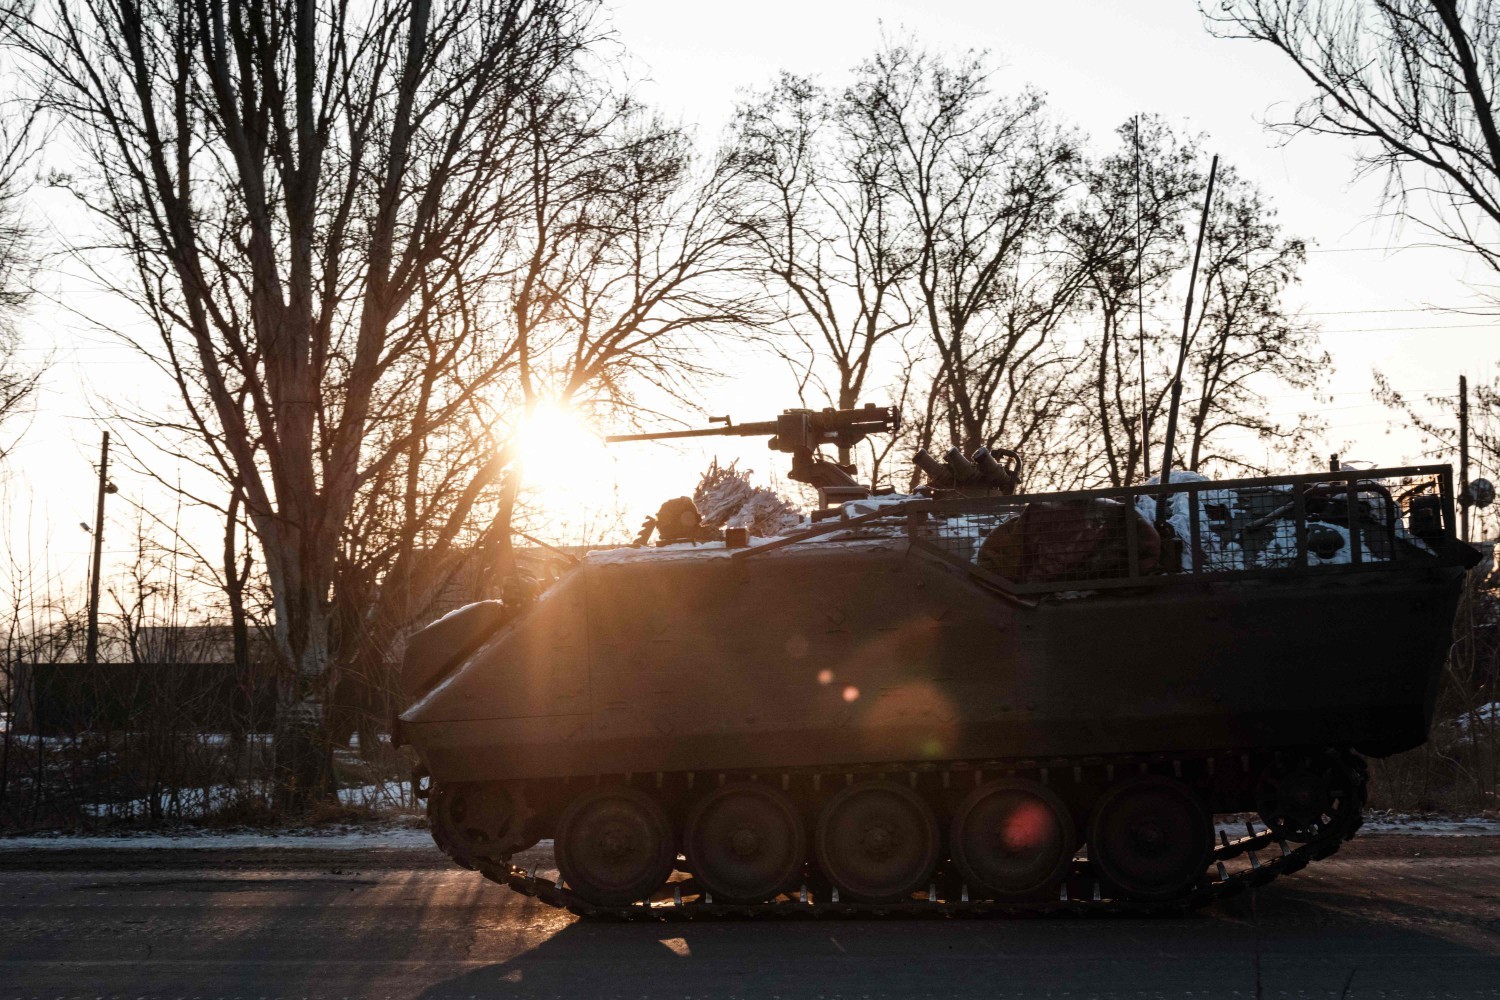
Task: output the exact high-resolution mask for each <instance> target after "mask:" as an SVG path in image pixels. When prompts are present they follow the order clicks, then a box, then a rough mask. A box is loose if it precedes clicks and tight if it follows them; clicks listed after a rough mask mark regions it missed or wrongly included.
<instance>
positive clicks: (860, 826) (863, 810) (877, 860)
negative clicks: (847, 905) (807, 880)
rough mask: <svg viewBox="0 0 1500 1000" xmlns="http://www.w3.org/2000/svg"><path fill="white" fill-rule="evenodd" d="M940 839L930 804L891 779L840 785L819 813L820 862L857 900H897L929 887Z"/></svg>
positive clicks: (844, 891) (841, 888)
mask: <svg viewBox="0 0 1500 1000" xmlns="http://www.w3.org/2000/svg"><path fill="white" fill-rule="evenodd" d="M939 843H940V837H939V834H938V825H937V817H936V816H934V815H933V813H932V808H931V807H930V806H928V804H927V803H926V802H925V801H924V800H923V799H922V797H921V796H920V795H918V794H917V793H916V792H914V791H912V790H911V789H910V788H908V787H906V786H905V785H898V784H896V783H895V782H892V781H866V782H860V783H859V784H856V785H850V786H848V787H847V788H844V789H841V790H840V791H839V792H838V794H836V795H834V796H833V798H831V799H829V800H828V804H827V805H825V806H824V807H823V812H822V814H821V815H820V816H819V818H818V830H817V836H816V849H817V856H818V864H819V865H821V866H822V869H823V874H824V875H826V876H827V877H828V880H829V881H830V882H832V883H833V884H834V885H835V886H837V887H838V890H839V892H840V893H841V894H842V895H843V896H844V898H846V899H850V900H854V901H857V902H865V903H893V902H899V901H902V900H905V899H907V898H909V897H910V896H911V894H912V893H913V892H916V891H917V890H919V889H925V888H926V887H927V884H928V880H929V878H930V877H931V875H932V870H933V869H934V868H935V867H936V866H937V861H938V851H939Z"/></svg>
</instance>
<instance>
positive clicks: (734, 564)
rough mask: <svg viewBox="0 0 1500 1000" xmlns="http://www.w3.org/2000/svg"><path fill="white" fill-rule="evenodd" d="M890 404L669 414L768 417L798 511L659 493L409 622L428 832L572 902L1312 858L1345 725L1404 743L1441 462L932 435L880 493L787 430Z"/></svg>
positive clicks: (1266, 873) (1449, 532)
mask: <svg viewBox="0 0 1500 1000" xmlns="http://www.w3.org/2000/svg"><path fill="white" fill-rule="evenodd" d="M897 419H898V417H897V415H896V414H895V413H894V412H893V411H890V410H881V409H876V408H864V409H857V410H844V411H831V410H830V411H820V412H810V411H788V412H787V413H785V414H783V415H782V416H781V417H780V418H777V419H776V420H773V421H768V422H765V423H761V424H749V425H734V424H731V423H729V422H728V421H725V422H724V424H725V426H722V427H715V428H710V429H708V430H706V431H697V432H678V434H679V435H680V434H683V433H686V434H700V433H719V434H723V433H752V434H765V435H769V436H772V447H773V448H776V449H779V450H782V451H785V452H788V453H790V454H792V456H793V474H794V477H795V478H798V479H800V480H802V481H804V482H809V483H811V484H812V485H814V486H816V487H818V489H819V491H820V495H821V498H822V500H823V509H822V510H820V511H818V512H816V515H815V516H814V517H813V518H812V519H809V520H808V521H805V522H803V524H801V525H799V526H798V527H797V528H795V529H793V530H791V531H790V532H788V533H785V534H783V535H781V536H778V537H774V538H747V537H744V534H743V533H742V532H736V531H734V530H733V529H731V530H729V531H728V532H725V533H723V534H717V535H716V534H715V533H714V532H712V531H707V530H705V529H704V528H703V526H702V525H698V524H696V523H688V522H692V520H693V518H692V515H691V511H690V510H689V511H681V510H680V509H679V513H681V514H685V515H686V521H682V522H681V523H679V522H680V518H679V517H678V515H676V514H674V515H673V516H671V517H664V518H662V519H659V521H665V522H670V523H657V524H655V528H656V530H657V533H658V534H659V535H660V537H659V539H658V544H656V545H646V544H642V545H639V546H638V547H633V548H623V549H615V550H609V551H601V552H595V553H591V554H590V555H589V556H587V557H586V558H583V559H581V560H580V561H579V562H578V563H577V565H575V566H573V567H572V568H571V569H570V570H568V571H567V572H565V573H564V574H563V576H562V577H561V579H559V580H557V582H556V583H554V584H553V585H552V586H551V587H550V588H549V589H547V590H546V591H545V592H544V593H542V594H541V595H540V596H539V597H537V598H535V599H534V600H531V601H528V602H522V603H517V604H512V605H507V604H502V603H484V604H479V605H474V606H471V607H469V608H466V609H464V610H462V611H460V612H457V613H455V614H453V615H450V616H448V617H447V618H444V619H442V620H441V621H439V622H437V623H435V624H433V625H431V626H429V627H428V628H427V629H426V630H424V631H422V632H420V633H418V634H417V635H416V636H415V637H413V639H412V640H411V642H410V646H409V649H408V651H407V653H406V660H405V666H404V675H403V683H404V684H405V686H406V689H407V693H408V695H409V697H410V699H411V704H410V706H409V707H408V708H406V710H405V711H403V712H402V713H401V714H400V718H399V720H398V724H397V738H398V741H399V742H402V743H407V744H410V745H411V746H412V747H413V748H415V751H416V753H417V755H418V757H419V758H420V762H421V763H420V769H419V779H420V787H421V790H422V794H425V795H426V796H427V801H428V808H429V813H430V818H431V824H432V832H433V836H434V839H435V840H436V841H437V843H438V845H439V846H440V847H441V848H442V849H443V850H444V851H445V852H447V853H448V854H449V855H450V856H451V857H452V858H453V859H454V860H455V861H456V862H458V863H459V864H461V865H463V866H465V867H468V868H473V869H477V870H478V871H480V872H482V873H483V874H485V875H487V876H489V877H491V878H493V879H495V880H497V881H499V882H502V883H504V884H506V885H509V886H511V887H512V888H514V889H516V890H518V891H520V892H523V893H527V894H529V895H533V896H537V897H540V898H542V899H544V900H546V901H548V902H551V903H553V904H555V905H558V906H565V907H568V908H571V909H573V910H575V911H577V912H579V913H583V914H592V915H604V916H620V917H662V916H689V917H691V916H717V915H723V914H727V913H732V914H761V913H808V914H823V913H840V914H850V913H856V914H857V913H865V912H882V913H885V912H893V911H902V912H904V911H911V912H928V913H974V912H985V911H990V910H997V909H998V910H1007V911H1011V910H1048V909H1056V908H1064V909H1089V908H1106V909H1157V908H1162V907H1178V906H1184V905H1191V904H1194V903H1200V902H1203V901H1206V900H1210V899H1214V898H1218V897H1221V896H1224V895H1227V894H1229V893H1232V892H1235V891H1238V890H1240V889H1243V888H1244V887H1246V886H1248V885H1254V884H1258V883H1259V882H1262V881H1265V880H1267V879H1269V878H1272V877H1274V876H1276V875H1278V874H1281V873H1285V872H1289V871H1294V870H1296V869H1298V868H1300V867H1302V866H1303V865H1305V864H1307V863H1308V862H1309V861H1311V860H1315V859H1317V858H1320V857H1324V856H1326V855H1328V854H1330V853H1332V852H1333V851H1334V850H1336V849H1337V847H1338V846H1339V844H1340V843H1341V842H1342V841H1343V840H1345V839H1347V838H1348V837H1349V836H1352V834H1353V833H1354V831H1355V829H1356V828H1357V827H1358V825H1359V823H1360V809H1361V806H1362V804H1363V801H1364V786H1365V767H1364V764H1363V760H1362V756H1361V755H1376V756H1379V755H1385V754H1390V753H1394V752H1397V751H1401V750H1404V749H1407V748H1410V747H1414V746H1417V745H1419V744H1421V743H1422V742H1423V741H1424V740H1425V739H1426V735H1427V729H1428V725H1429V723H1430V721H1431V715H1432V712H1433V706H1434V698H1435V693H1436V687H1437V683H1438V677H1439V673H1440V671H1441V668H1442V664H1443V661H1444V657H1445V654H1446V652H1447V649H1448V646H1449V642H1450V630H1451V627H1452V622H1453V617H1454V611H1455V607H1456V603H1457V601H1458V599H1459V594H1460V589H1461V585H1462V578H1463V575H1464V573H1465V570H1466V569H1467V568H1468V567H1470V566H1472V565H1473V564H1474V562H1475V561H1476V559H1477V553H1475V551H1474V550H1473V549H1471V548H1470V547H1468V546H1467V545H1465V544H1463V543H1462V542H1460V541H1459V540H1458V538H1457V537H1456V534H1455V530H1454V499H1455V498H1454V491H1453V483H1452V478H1451V473H1450V470H1449V469H1448V467H1446V466H1423V467H1413V468H1395V469H1381V470H1374V471H1351V470H1347V469H1341V470H1336V471H1330V472H1319V473H1315V474H1309V475H1297V476H1276V477H1264V478H1256V479H1241V480H1235V481H1229V482H1209V481H1207V480H1204V479H1203V478H1202V477H1199V476H1195V475H1191V474H1182V473H1179V474H1177V475H1176V476H1174V477H1172V478H1171V480H1170V482H1169V484H1168V485H1166V486H1163V485H1160V484H1148V485H1144V486H1137V487H1132V488H1128V489H1105V490H1087V491H1076V492H1068V493H1045V494H1036V495H1016V494H1015V488H1016V483H1017V481H1018V479H1019V473H1020V469H1019V457H1018V456H1011V455H1008V454H1007V453H1000V454H998V455H996V454H990V453H985V454H976V455H973V456H964V455H962V454H959V453H956V452H954V453H950V454H949V455H948V456H947V459H946V460H943V461H940V460H938V459H934V458H931V457H930V456H923V457H921V458H920V459H919V465H921V466H922V467H923V468H925V469H927V470H928V473H929V480H930V485H929V488H927V489H924V490H922V491H920V492H919V493H918V494H915V495H910V496H897V495H885V496H879V495H872V493H871V491H870V490H869V489H868V488H865V487H862V486H861V485H860V484H858V483H856V482H855V481H854V479H853V476H852V469H850V468H849V467H847V466H841V465H839V464H838V463H836V462H833V461H830V460H828V459H825V458H823V457H821V456H820V455H819V454H818V448H819V447H820V446H822V445H827V444H843V445H846V446H847V445H851V444H853V443H857V442H858V441H859V440H860V439H862V438H863V437H864V436H865V435H867V434H871V433H878V432H882V431H889V430H892V429H894V427H895V424H896V421H897ZM689 507H691V505H690V504H689ZM664 510H665V508H664ZM643 541H644V539H643ZM1216 814H1218V815H1221V816H1222V815H1224V814H1242V815H1249V816H1250V817H1252V818H1251V819H1250V820H1249V822H1248V823H1243V824H1242V827H1241V828H1240V829H1242V830H1243V832H1238V830H1237V832H1236V834H1235V835H1234V836H1233V837H1231V836H1229V835H1228V834H1227V832H1225V831H1224V829H1223V828H1222V827H1219V828H1218V829H1217V832H1216V826H1215V823H1214V819H1213V817H1214V816H1215V815H1216ZM544 840H551V841H552V842H553V845H554V851H555V858H556V867H557V874H556V875H553V874H551V873H550V872H546V873H541V872H539V871H537V870H530V871H528V870H525V869H522V868H519V867H516V866H515V865H514V864H513V859H514V858H515V856H516V855H517V854H518V853H520V852H522V851H523V850H526V849H528V848H531V847H533V846H534V845H536V844H537V843H538V842H539V841H544Z"/></svg>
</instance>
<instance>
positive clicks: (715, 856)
mask: <svg viewBox="0 0 1500 1000" xmlns="http://www.w3.org/2000/svg"><path fill="white" fill-rule="evenodd" d="M683 853H684V854H686V855H687V858H688V862H689V865H690V867H691V868H692V870H693V873H694V875H696V876H697V879H698V882H699V884H701V885H702V886H703V887H704V888H705V889H706V890H708V891H709V892H710V893H712V894H713V897H714V900H715V901H716V902H725V903H760V902H763V901H765V900H768V899H771V898H773V897H774V896H776V895H778V894H780V893H782V892H785V891H787V890H788V889H793V888H795V887H796V885H797V883H798V882H799V881H800V878H801V875H802V866H803V863H804V861H805V860H806V856H807V835H806V833H805V832H804V830H803V827H802V817H801V816H800V815H798V813H797V808H796V806H794V805H793V804H792V801H791V800H790V799H789V798H787V797H786V795H785V794H783V793H782V792H780V791H778V790H776V789H775V788H771V787H768V786H766V785H761V784H752V783H749V782H744V783H737V784H732V785H723V786H721V787H719V788H716V789H714V790H713V791H712V792H710V793H708V795H706V796H704V798H703V800H702V801H701V802H699V803H698V805H697V807H696V808H694V809H693V813H692V815H691V816H690V817H688V824H687V837H686V838H685V840H684V844H683Z"/></svg>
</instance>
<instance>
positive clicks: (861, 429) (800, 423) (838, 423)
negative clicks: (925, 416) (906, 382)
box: [604, 403, 901, 507]
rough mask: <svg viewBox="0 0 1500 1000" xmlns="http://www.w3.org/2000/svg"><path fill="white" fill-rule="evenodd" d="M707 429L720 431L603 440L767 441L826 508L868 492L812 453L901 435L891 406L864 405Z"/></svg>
mask: <svg viewBox="0 0 1500 1000" xmlns="http://www.w3.org/2000/svg"><path fill="white" fill-rule="evenodd" d="M708 422H709V423H711V424H723V425H724V426H723V427H704V428H700V429H697V430H690V431H653V432H645V433H641V434H611V435H609V436H608V437H606V438H605V439H604V441H605V443H606V444H618V443H620V442H624V441H667V440H671V439H673V438H694V437H725V436H731V435H732V436H736V437H769V438H770V439H771V441H770V445H771V450H772V451H781V452H786V453H787V454H789V455H791V456H792V471H791V477H792V479H794V480H796V481H797V482H799V483H807V484H808V485H809V486H813V487H816V488H817V491H818V503H819V505H820V506H823V507H828V506H831V505H833V504H840V503H844V502H845V501H847V500H863V499H865V498H866V497H868V496H869V495H870V487H867V486H863V485H861V484H860V483H858V482H856V481H855V479H854V466H853V465H840V464H839V463H838V462H834V461H830V460H829V459H827V458H824V457H823V456H822V455H820V454H818V449H819V448H820V447H821V446H823V445H825V444H831V445H833V446H835V447H838V448H845V449H847V448H852V447H854V446H855V445H857V444H859V443H860V442H861V441H863V440H864V439H865V438H866V437H868V436H870V435H871V434H893V433H895V432H896V431H898V430H900V429H901V411H900V410H898V409H896V408H895V407H894V406H876V405H875V404H874V403H867V404H865V405H864V406H862V407H859V408H858V409H853V410H835V409H833V408H832V407H829V408H828V409H825V410H783V411H782V413H781V416H779V417H777V418H776V419H774V420H759V421H756V422H754V423H748V424H737V423H735V422H734V421H732V420H730V419H729V418H728V417H727V416H726V417H709V420H708Z"/></svg>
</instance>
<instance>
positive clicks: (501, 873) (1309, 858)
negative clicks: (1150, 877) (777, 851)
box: [479, 763, 1366, 921]
mask: <svg viewBox="0 0 1500 1000" xmlns="http://www.w3.org/2000/svg"><path fill="white" fill-rule="evenodd" d="M1347 777H1348V778H1349V779H1350V780H1351V782H1352V783H1354V784H1355V785H1357V786H1358V788H1359V791H1358V793H1357V795H1356V801H1357V802H1358V803H1360V804H1363V801H1364V788H1363V785H1364V783H1365V780H1366V779H1365V776H1364V771H1363V768H1362V767H1361V766H1359V764H1357V763H1356V764H1355V766H1353V767H1350V768H1349V773H1348V775H1347ZM1361 822H1362V817H1361V816H1360V812H1359V810H1358V809H1356V811H1355V812H1354V813H1353V814H1352V815H1351V816H1348V817H1347V818H1345V820H1344V822H1342V823H1335V824H1332V825H1330V826H1329V827H1328V828H1327V829H1326V830H1324V831H1323V832H1322V833H1321V834H1320V835H1319V836H1318V837H1317V838H1315V839H1313V840H1310V841H1308V842H1307V843H1305V844H1301V845H1299V846H1296V847H1292V846H1291V845H1289V844H1288V843H1287V842H1286V841H1285V840H1282V839H1280V838H1278V837H1277V836H1276V835H1275V834H1274V833H1273V832H1272V831H1271V830H1269V829H1266V830H1260V831H1258V832H1257V831H1256V829H1255V826H1254V824H1253V823H1251V824H1247V830H1246V836H1243V837H1240V838H1239V839H1237V840H1229V839H1228V838H1227V837H1224V836H1223V835H1222V834H1221V838H1220V842H1219V844H1218V845H1216V847H1215V848H1214V854H1213V861H1212V863H1211V867H1210V869H1209V870H1208V874H1206V875H1205V877H1204V879H1203V880H1201V881H1200V882H1199V883H1198V885H1196V886H1194V887H1193V888H1191V889H1189V890H1188V891H1187V892H1185V893H1184V894H1183V895H1182V896H1180V897H1177V898H1174V899H1169V900H1152V901H1150V902H1144V901H1140V900H1130V899H1111V898H1108V897H1107V896H1104V895H1103V894H1102V893H1103V887H1102V886H1101V885H1100V883H1099V882H1098V881H1097V880H1095V878H1094V876H1093V874H1092V872H1091V869H1090V868H1089V866H1088V864H1087V862H1083V863H1079V864H1077V865H1075V867H1074V870H1073V873H1072V874H1071V875H1070V876H1069V877H1068V879H1067V881H1066V882H1064V883H1063V886H1064V887H1063V889H1062V891H1061V892H1060V893H1059V896H1058V898H1057V899H1054V900H1035V901H1005V902H1002V901H998V900H990V899H980V900H965V899H962V898H960V899H957V900H952V899H941V898H929V899H925V900H922V899H914V900H912V901H911V902H903V903H851V902H843V901H835V899H834V898H832V896H830V897H829V898H827V899H818V898H814V894H813V893H812V892H811V891H809V890H808V889H806V888H805V887H804V888H803V889H802V890H801V891H800V892H799V893H797V894H796V895H795V896H794V897H792V898H789V899H785V900H781V901H772V902H767V903H757V904H754V905H749V906H746V905H731V904H722V903H714V902H710V901H707V900H691V901H684V900H683V899H682V898H681V896H682V894H683V890H688V891H687V893H686V894H687V895H693V894H695V893H696V892H697V890H696V889H695V888H693V886H692V884H691V883H690V882H675V883H668V885H667V888H674V887H675V891H674V897H673V898H672V899H666V900H656V901H651V902H646V901H642V902H640V903H636V904H633V905H630V906H613V907H611V906H597V905H595V904H593V903H590V902H587V901H586V900H583V899H580V898H579V897H577V896H576V895H574V894H573V893H572V892H571V891H569V890H568V889H567V888H565V887H564V886H563V885H562V880H561V878H559V879H558V880H557V881H556V882H552V881H548V880H546V879H540V878H538V877H536V875H535V874H533V873H531V872H528V871H527V870H526V869H524V868H518V867H516V866H510V867H509V868H508V869H504V870H502V869H499V868H497V867H495V866H493V865H485V864H482V863H481V865H480V867H479V870H480V872H481V873H483V874H484V876H485V877H486V878H489V879H491V880H492V881H495V882H498V883H500V884H501V885H504V886H506V887H508V888H510V889H511V890H513V891H515V892H518V893H520V894H521V895H523V896H528V897H530V898H532V899H535V900H538V901H540V902H542V903H546V904H547V905H548V906H553V907H556V908H557V909H559V910H567V911H569V912H571V913H575V914H577V915H578V916H580V917H587V918H590V919H599V920H627V921H642V920H645V921H668V920H735V919H747V918H749V919H764V918H793V919H795V918H803V919H809V918H812V919H816V918H834V919H838V918H859V917H866V918H868V917H898V918H920V917H933V918H936V917H944V918H953V917H983V916H992V915H994V916H1041V915H1045V914H1057V913H1069V914H1160V913H1173V912H1182V911H1185V910H1191V909H1195V908H1197V907H1200V906H1205V905H1207V904H1209V903H1212V902H1216V901H1218V900H1222V899H1228V898H1230V897H1232V896H1236V895H1238V894H1239V893H1241V892H1244V891H1245V890H1246V889H1253V888H1257V887H1259V886H1262V885H1265V884H1266V883H1268V882H1270V881H1271V880H1272V879H1275V878H1277V877H1278V876H1281V875H1291V874H1293V873H1294V872H1299V871H1301V870H1302V869H1303V868H1306V867H1307V866H1308V865H1309V864H1311V863H1312V862H1314V861H1321V860H1323V859H1324V858H1327V857H1331V856H1332V855H1333V854H1335V853H1337V851H1338V850H1339V848H1340V847H1342V846H1343V843H1344V841H1346V840H1349V839H1350V838H1352V837H1353V836H1354V834H1355V832H1356V831H1357V830H1358V829H1359V827H1360V824H1361ZM1262 854H1269V855H1270V856H1269V857H1262V856H1261V855H1262ZM1242 855H1248V856H1249V859H1250V865H1249V867H1246V868H1242V869H1240V870H1238V871H1233V872H1231V871H1229V869H1228V867H1227V865H1226V862H1228V861H1230V860H1232V859H1235V858H1238V857H1240V856H1242ZM1079 884H1086V885H1089V886H1091V887H1092V892H1090V893H1088V894H1086V895H1084V896H1082V897H1079V896H1073V895H1069V893H1068V891H1067V887H1068V886H1076V885H1079Z"/></svg>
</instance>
